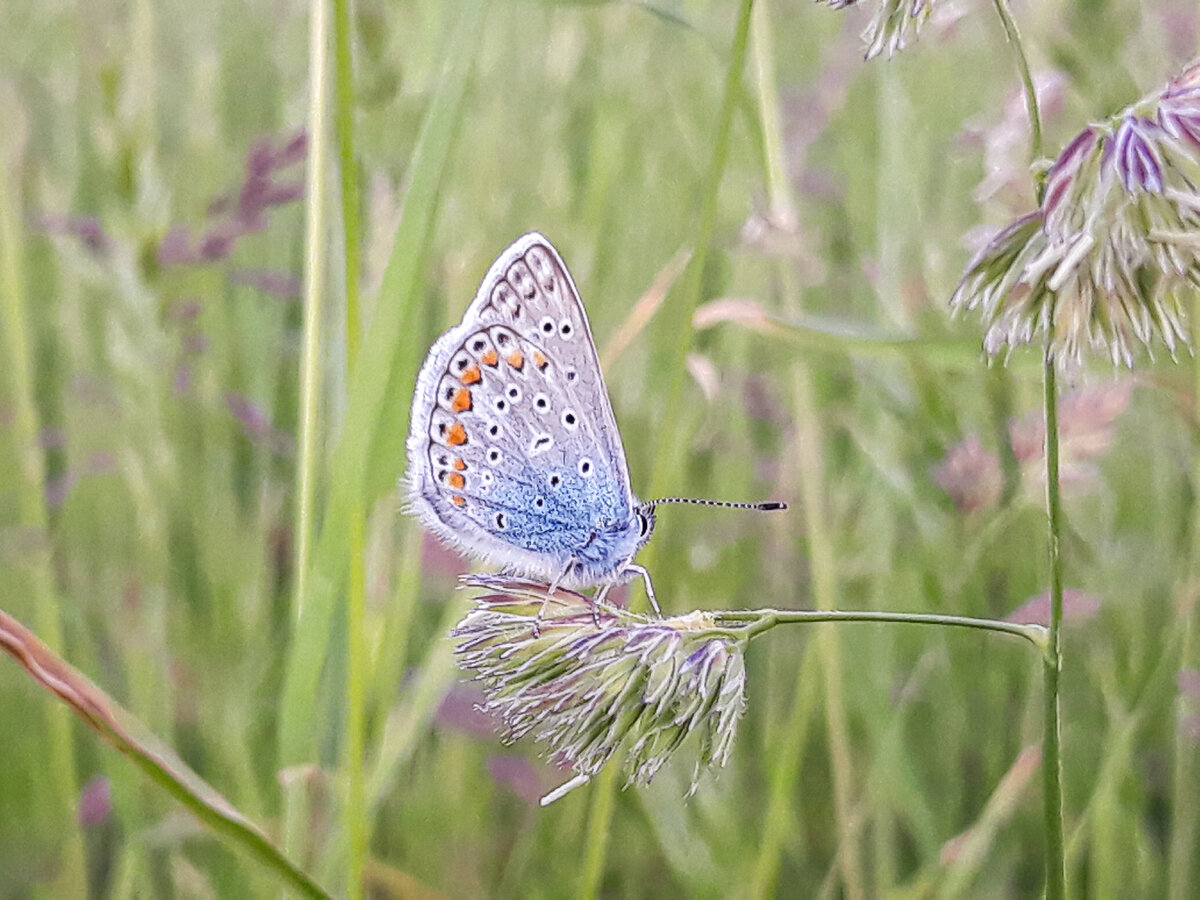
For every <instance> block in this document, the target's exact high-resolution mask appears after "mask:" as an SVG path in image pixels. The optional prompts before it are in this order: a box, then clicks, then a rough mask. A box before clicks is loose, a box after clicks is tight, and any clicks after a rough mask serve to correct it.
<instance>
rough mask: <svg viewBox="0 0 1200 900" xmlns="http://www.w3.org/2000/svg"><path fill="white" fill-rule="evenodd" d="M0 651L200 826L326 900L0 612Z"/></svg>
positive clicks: (253, 828)
mask: <svg viewBox="0 0 1200 900" xmlns="http://www.w3.org/2000/svg"><path fill="white" fill-rule="evenodd" d="M0 648H3V649H4V650H5V651H6V652H7V653H8V654H9V655H10V656H12V658H13V659H15V660H16V661H17V663H18V664H19V665H20V666H21V668H23V669H24V670H25V671H26V672H28V673H29V675H30V677H32V678H33V680H34V681H36V682H37V683H38V684H39V685H40V686H41V687H43V688H45V689H46V690H48V691H50V692H51V693H53V694H55V695H56V696H57V697H58V698H59V699H60V700H62V701H63V702H64V703H66V704H67V706H69V707H70V708H71V709H72V710H73V711H74V712H75V714H76V715H78V716H79V717H80V718H81V719H83V720H84V721H85V722H86V723H87V724H88V725H89V726H90V727H91V728H93V729H94V730H95V731H96V732H97V733H98V734H99V735H100V736H101V737H103V738H104V739H105V740H106V741H108V742H109V743H110V744H112V745H113V746H114V747H116V748H117V749H118V750H120V751H121V753H123V754H125V756H127V757H128V758H129V759H130V760H131V761H132V762H133V763H134V764H135V765H136V766H137V767H138V768H140V769H141V770H142V771H143V772H145V773H146V774H147V775H149V776H150V778H151V779H152V780H153V781H155V782H156V783H157V784H159V785H161V786H162V787H164V788H165V789H166V790H167V791H168V793H170V794H171V795H173V796H174V797H175V798H176V799H177V800H179V801H180V802H181V803H183V804H184V805H185V806H186V807H187V808H188V809H189V810H191V811H192V813H193V814H194V815H195V816H196V818H198V819H200V821H201V822H203V823H204V824H205V825H207V826H208V827H209V828H211V829H212V830H213V831H215V832H217V833H218V834H220V835H222V836H223V837H225V838H227V839H229V840H230V841H232V842H233V843H234V844H236V845H238V846H239V847H241V848H243V849H244V850H246V851H247V852H249V853H250V854H251V855H252V856H254V857H255V858H256V859H257V860H258V861H259V862H261V863H262V864H263V865H265V866H267V867H268V868H270V869H272V870H274V871H275V872H276V873H277V874H278V875H280V876H281V877H282V878H284V879H286V880H287V881H288V882H290V884H291V886H292V887H293V888H295V889H296V890H298V891H300V892H301V893H302V894H303V895H304V896H306V897H328V896H329V895H328V894H327V893H326V892H325V891H324V890H322V888H321V887H320V886H319V885H318V884H317V883H316V882H315V881H313V880H312V878H311V877H309V876H308V875H307V874H306V873H305V872H303V871H302V870H301V869H299V868H298V867H297V866H296V865H295V864H293V863H292V862H291V861H290V860H288V859H287V857H285V856H284V855H283V854H282V853H281V852H280V851H279V850H278V849H277V848H276V847H275V845H274V844H272V843H271V842H270V841H269V840H268V839H267V837H266V835H265V834H264V833H263V832H262V831H261V830H260V829H259V828H258V826H257V825H255V824H254V823H253V822H252V821H250V819H248V818H246V816H244V815H243V814H242V813H241V812H239V811H238V810H237V808H236V807H234V806H233V804H231V803H230V802H229V801H228V800H226V799H225V798H224V797H223V796H222V795H221V794H220V793H219V792H218V791H217V790H216V789H215V788H214V787H212V785H210V784H208V782H206V781H205V780H204V779H202V778H201V777H200V776H199V775H197V774H196V773H195V772H193V771H192V770H191V769H190V768H188V766H187V764H186V763H184V762H183V760H181V759H180V758H179V756H178V755H177V754H176V753H175V751H173V750H171V749H170V748H169V747H168V746H167V745H166V744H164V743H163V742H162V741H160V740H159V739H158V738H157V737H155V736H154V735H153V734H151V733H150V731H149V730H148V729H147V728H146V727H145V726H144V725H142V724H141V723H140V722H138V721H137V719H135V718H134V717H133V716H132V715H130V714H129V713H128V712H126V711H125V710H124V709H122V708H121V707H120V706H119V705H118V704H117V703H115V702H114V701H113V700H112V698H111V697H109V696H108V695H107V694H105V693H104V691H102V690H100V688H98V687H97V686H96V685H95V684H93V683H92V682H91V681H90V680H89V679H88V678H87V677H86V676H85V675H84V674H83V673H82V672H80V671H78V670H77V669H75V668H74V667H73V666H71V665H70V664H69V663H67V662H66V661H65V660H63V659H62V658H60V657H59V656H58V655H57V654H55V653H54V652H53V651H52V650H51V649H50V648H49V647H47V646H46V645H45V644H43V643H42V642H41V641H40V640H38V638H37V636H36V635H34V633H33V632H32V631H30V630H29V629H28V628H26V627H25V626H24V625H22V624H21V623H20V622H18V621H17V620H16V619H14V618H13V617H12V616H10V615H8V614H7V613H6V612H4V611H3V610H0Z"/></svg>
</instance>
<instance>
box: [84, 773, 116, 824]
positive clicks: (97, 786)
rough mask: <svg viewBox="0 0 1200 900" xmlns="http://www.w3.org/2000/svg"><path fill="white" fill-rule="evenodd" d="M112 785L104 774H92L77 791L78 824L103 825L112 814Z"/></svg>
mask: <svg viewBox="0 0 1200 900" xmlns="http://www.w3.org/2000/svg"><path fill="white" fill-rule="evenodd" d="M112 808H113V805H112V787H111V786H110V785H109V783H108V778H107V777H105V776H104V775H93V776H92V777H91V778H89V779H88V782H87V784H85V785H84V786H83V788H82V789H81V790H80V792H79V812H78V816H79V824H80V825H82V826H83V827H85V828H91V827H95V826H96V825H103V824H104V823H105V822H107V821H108V819H109V817H110V816H111V815H112Z"/></svg>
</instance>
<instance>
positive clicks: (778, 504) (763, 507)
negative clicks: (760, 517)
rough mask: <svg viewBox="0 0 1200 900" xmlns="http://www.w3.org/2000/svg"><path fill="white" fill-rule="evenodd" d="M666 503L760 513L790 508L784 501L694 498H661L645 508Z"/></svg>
mask: <svg viewBox="0 0 1200 900" xmlns="http://www.w3.org/2000/svg"><path fill="white" fill-rule="evenodd" d="M664 503H694V504H696V505H697V506H724V507H726V508H728V509H753V510H756V511H758V512H770V511H771V510H774V509H787V508H788V505H787V504H786V503H784V502H783V501H782V500H766V501H764V502H762V503H733V502H731V501H729V500H702V499H699V498H694V497H659V498H658V499H657V500H648V501H647V502H646V503H644V504H643V506H648V507H650V509H654V507H656V506H658V505H660V504H664Z"/></svg>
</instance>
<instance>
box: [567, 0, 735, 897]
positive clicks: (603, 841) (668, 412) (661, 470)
mask: <svg viewBox="0 0 1200 900" xmlns="http://www.w3.org/2000/svg"><path fill="white" fill-rule="evenodd" d="M753 8H754V0H742V2H741V3H740V4H739V6H738V13H737V24H736V27H735V32H734V38H733V43H732V45H731V48H730V53H729V66H728V68H727V69H726V71H725V83H724V88H723V93H722V98H721V107H720V111H719V112H718V113H717V120H716V125H715V128H714V130H713V133H712V135H711V141H712V155H711V157H710V158H709V164H708V170H707V173H706V175H705V178H704V182H703V185H704V187H703V193H702V194H701V198H700V209H699V216H698V219H697V225H696V239H695V246H694V250H693V253H692V257H691V261H690V263H689V264H688V266H687V268H686V270H685V271H684V274H683V277H682V279H681V282H682V284H681V285H680V287H679V289H678V290H677V291H673V292H672V295H671V296H670V297H669V298H668V300H667V302H666V303H665V304H664V306H663V309H662V310H661V311H660V313H659V322H658V327H659V328H661V329H663V332H662V333H663V334H665V335H668V336H674V343H673V344H672V345H671V348H672V349H671V352H670V359H669V363H668V364H667V365H666V366H664V368H663V371H664V372H666V373H667V376H666V377H667V378H668V379H669V381H668V387H667V391H666V404H665V406H664V409H663V417H662V421H661V423H660V427H661V429H662V433H663V434H666V435H675V434H677V433H678V432H679V429H680V427H681V425H682V422H683V420H684V419H683V407H684V404H683V403H682V402H681V401H682V397H683V387H684V384H685V379H686V378H687V374H686V365H685V363H686V359H687V353H688V349H689V348H690V347H691V344H692V335H693V329H692V325H691V321H692V314H693V313H694V312H695V310H696V307H697V306H699V304H700V301H701V299H702V298H701V292H702V289H703V286H704V267H705V263H706V262H707V260H708V251H709V246H710V244H711V242H712V236H713V231H714V229H715V228H716V222H717V212H718V206H717V197H718V193H719V189H720V186H721V179H722V176H723V175H724V173H725V166H726V164H727V162H728V160H729V145H730V139H731V131H732V128H733V113H734V110H735V109H736V108H737V104H738V100H739V98H740V97H741V95H742V90H743V89H742V77H743V73H744V72H745V69H746V57H747V51H748V47H749V43H750V19H751V12H752V11H753ZM667 340H668V341H669V340H671V338H670V337H668V338H667ZM688 446H689V443H688V441H686V440H671V441H667V442H666V443H665V444H664V445H663V451H662V452H661V453H659V454H658V455H657V457H656V465H655V466H654V468H653V470H652V471H651V474H650V491H649V495H650V496H651V497H657V496H661V495H663V494H664V493H665V492H666V491H665V488H666V485H667V480H668V478H669V477H674V476H675V475H676V474H677V473H678V472H679V471H681V470H682V466H681V462H682V455H683V454H684V452H685V451H686V449H687V447H688ZM654 558H655V550H654V548H653V545H651V547H650V548H649V549H648V551H647V553H646V554H645V560H644V562H645V565H646V567H647V568H649V569H650V570H651V571H653V563H654ZM615 790H616V779H615V776H614V775H612V774H608V775H606V774H605V773H601V776H600V777H598V778H597V779H595V781H594V782H593V784H592V790H591V809H590V811H589V815H588V823H587V826H586V827H587V832H586V834H585V837H584V855H583V861H582V864H581V867H580V879H579V890H578V896H579V897H581V898H584V900H588V898H592V897H595V896H597V895H598V894H599V892H600V885H601V880H602V878H603V875H604V863H605V857H606V853H607V845H608V834H609V830H610V829H611V827H612V815H613V810H614V808H615V804H614V799H613V792H614V791H615Z"/></svg>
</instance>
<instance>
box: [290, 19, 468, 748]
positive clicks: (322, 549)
mask: <svg viewBox="0 0 1200 900" xmlns="http://www.w3.org/2000/svg"><path fill="white" fill-rule="evenodd" d="M485 9H486V3H485V2H484V0H463V2H462V4H461V8H460V10H459V15H457V16H456V17H455V21H456V26H455V28H454V31H453V33H452V34H451V36H450V39H449V41H448V42H447V46H446V52H445V55H444V59H445V61H446V62H445V69H444V71H443V74H442V78H441V81H440V83H439V85H438V88H437V91H436V92H435V94H434V95H433V96H432V97H431V99H430V103H429V107H428V110H427V113H426V116H425V121H424V124H423V125H422V128H421V135H420V138H419V139H418V143H417V149H416V151H415V153H414V156H413V160H412V164H411V166H410V169H409V173H410V174H409V182H408V190H407V193H406V197H405V202H404V213H403V216H402V218H401V220H400V225H399V228H398V229H397V232H396V238H395V242H394V245H393V246H394V250H393V252H392V256H391V258H390V260H389V263H388V267H387V271H386V272H385V274H384V279H383V285H382V287H381V289H380V293H379V297H378V299H377V301H376V303H375V307H374V314H373V317H372V321H371V326H370V328H369V330H368V331H367V334H366V340H365V341H364V342H363V346H362V352H361V353H360V355H359V360H358V363H357V364H356V366H355V370H354V372H353V373H352V379H351V383H350V393H349V396H348V397H347V406H346V415H345V419H344V420H343V422H342V423H341V427H340V430H339V434H338V439H337V442H336V445H335V447H334V450H333V454H332V457H331V463H330V468H331V471H332V473H333V478H332V480H331V482H330V493H329V500H328V507H327V511H326V514H325V518H324V520H323V525H322V529H321V534H320V537H319V539H318V541H317V546H316V551H315V554H314V558H313V561H312V569H313V574H312V578H311V585H312V587H311V592H310V596H309V598H308V602H307V603H306V605H305V611H304V615H303V616H302V617H301V619H300V620H299V621H298V622H297V626H296V631H295V634H294V635H293V639H292V644H291V647H290V648H289V651H288V663H287V674H286V680H285V684H284V693H283V705H282V709H281V712H280V716H281V718H280V753H281V755H282V761H283V763H284V764H285V765H292V764H296V763H300V762H303V761H306V760H312V759H314V758H315V756H316V747H317V741H318V737H319V735H318V734H317V733H316V729H314V728H313V727H312V722H311V721H310V718H309V717H310V713H311V710H312V709H313V708H314V702H315V698H316V693H317V684H318V680H319V677H320V672H321V667H322V665H323V664H324V661H325V659H326V657H327V655H328V651H329V647H328V639H329V636H330V623H331V622H332V620H333V614H334V604H335V601H336V598H337V597H338V596H339V594H340V590H341V586H342V584H343V583H344V579H345V577H346V566H347V561H346V555H345V548H346V546H347V543H348V536H349V529H350V522H351V520H352V517H353V516H354V515H355V512H356V511H357V510H361V509H363V508H365V506H366V505H367V503H366V500H367V498H368V497H370V498H374V497H375V496H377V495H378V494H379V493H380V492H381V491H383V490H386V489H387V486H388V485H394V484H395V480H396V476H397V475H398V474H399V471H400V467H401V461H402V454H401V453H398V452H396V451H397V450H398V449H399V448H401V447H403V435H404V433H405V427H406V425H407V416H406V413H405V410H406V408H407V405H408V401H409V398H410V396H411V392H412V382H413V378H414V377H415V374H416V370H417V364H418V362H419V359H420V350H421V348H420V346H419V343H420V329H419V327H418V321H419V320H418V309H417V304H416V298H417V297H418V295H419V291H420V280H419V279H420V274H421V264H422V261H423V259H424V256H425V250H426V248H427V246H428V243H429V238H430V234H431V231H432V228H433V222H434V217H435V215H436V212H437V201H438V194H439V190H440V186H441V182H442V179H443V177H444V175H445V170H446V161H447V160H448V159H449V158H450V156H451V153H450V149H451V147H452V146H453V142H454V139H455V136H456V133H457V126H458V121H459V116H460V114H461V109H462V100H463V96H464V94H465V92H466V89H467V84H468V79H469V75H470V72H471V68H472V64H473V60H474V58H475V55H476V49H475V48H476V45H477V44H478V41H479V36H480V34H481V33H482V29H483V21H484V10H485Z"/></svg>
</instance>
